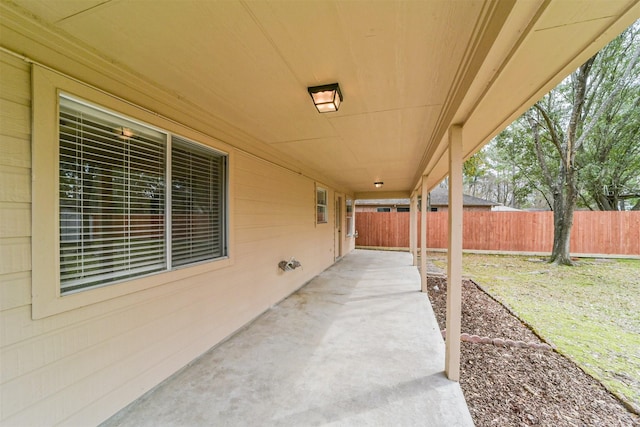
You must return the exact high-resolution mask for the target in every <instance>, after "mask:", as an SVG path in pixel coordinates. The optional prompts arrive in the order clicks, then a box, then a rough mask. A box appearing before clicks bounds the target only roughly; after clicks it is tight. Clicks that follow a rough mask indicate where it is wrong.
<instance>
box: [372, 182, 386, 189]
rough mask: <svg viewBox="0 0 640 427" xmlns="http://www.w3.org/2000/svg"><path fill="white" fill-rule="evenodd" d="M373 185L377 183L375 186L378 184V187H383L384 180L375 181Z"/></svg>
mask: <svg viewBox="0 0 640 427" xmlns="http://www.w3.org/2000/svg"><path fill="white" fill-rule="evenodd" d="M373 185H375V186H376V188H380V187H382V186H383V185H384V182H382V181H376V182H374V183H373Z"/></svg>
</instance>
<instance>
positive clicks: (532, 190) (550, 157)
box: [476, 21, 640, 210]
mask: <svg viewBox="0 0 640 427" xmlns="http://www.w3.org/2000/svg"><path fill="white" fill-rule="evenodd" d="M639 46H640V21H639V22H638V23H636V24H634V25H633V26H631V27H630V28H629V29H628V30H627V31H625V32H624V33H623V34H621V35H620V36H619V37H617V38H616V39H614V40H613V41H612V42H611V43H610V44H609V45H607V46H606V47H605V48H604V49H603V50H602V51H600V52H599V53H598V54H597V55H596V56H595V57H594V58H592V59H591V60H590V61H591V63H590V64H588V65H589V67H587V68H583V74H582V76H583V77H584V76H586V81H585V85H584V86H585V91H584V102H581V100H580V99H579V98H580V96H581V93H580V91H579V90H578V88H579V85H578V83H579V79H580V77H581V75H580V73H579V72H578V71H577V72H576V73H574V74H572V75H571V76H569V77H567V78H566V79H565V80H564V81H563V82H562V83H561V84H560V85H558V86H557V87H556V88H555V89H553V90H552V91H551V92H549V93H548V94H547V95H545V96H544V97H543V98H542V99H541V100H540V101H539V102H538V103H537V105H536V106H535V107H534V108H532V109H530V110H529V111H528V112H527V113H525V114H524V115H523V116H521V117H520V118H518V119H517V120H516V121H515V122H514V123H512V124H511V125H510V126H509V127H508V128H507V129H505V130H504V131H503V132H502V133H501V134H499V135H498V136H497V137H496V138H495V139H494V140H493V141H492V143H491V144H489V145H487V146H486V147H485V148H484V149H483V151H481V153H485V159H484V161H485V162H486V163H487V164H489V165H490V167H489V168H488V170H485V172H484V175H483V176H484V178H483V179H484V180H485V181H493V183H492V184H487V185H488V186H490V185H493V186H494V187H495V188H502V192H503V193H505V192H507V193H509V194H508V196H506V197H505V196H504V195H503V196H502V197H501V196H500V194H499V191H495V190H494V191H493V195H495V197H494V200H498V201H501V202H503V203H504V202H505V201H509V202H508V203H505V204H511V205H513V206H515V207H543V206H545V205H546V207H548V208H552V209H553V202H554V195H555V197H559V195H561V194H560V193H561V190H562V191H563V190H564V189H565V188H566V185H567V181H566V180H567V179H568V178H567V176H566V175H567V174H568V173H573V174H574V176H573V177H569V178H570V179H574V181H575V182H574V184H573V185H575V188H576V191H577V200H576V203H577V205H578V206H580V207H586V208H589V209H596V210H618V209H632V208H633V207H634V206H635V207H636V209H640V66H639V65H638V55H637V52H638V50H639V49H640V47H639ZM543 113H544V116H543ZM573 113H576V116H575V124H574V125H573V126H572V118H573V117H572V114H573ZM534 136H537V137H538V138H537V139H536V138H534ZM570 137H572V138H573V139H572V140H571V141H569V139H570ZM536 144H537V146H536ZM570 144H572V145H570ZM536 148H537V150H536ZM571 156H573V157H571ZM566 159H570V160H571V162H570V163H569V164H565V163H566V162H564V160H566ZM569 184H570V183H569ZM476 186H478V183H476ZM488 193H490V192H488ZM634 195H635V196H634ZM541 202H542V203H541Z"/></svg>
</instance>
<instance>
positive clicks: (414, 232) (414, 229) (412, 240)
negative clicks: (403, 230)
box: [409, 192, 418, 266]
mask: <svg viewBox="0 0 640 427" xmlns="http://www.w3.org/2000/svg"><path fill="white" fill-rule="evenodd" d="M409 211H410V212H411V213H410V215H411V218H410V223H409V224H410V227H409V233H410V236H409V245H410V246H411V248H410V250H411V256H412V257H413V265H414V266H417V265H418V196H417V195H416V193H415V192H414V193H412V194H411V204H410V208H409Z"/></svg>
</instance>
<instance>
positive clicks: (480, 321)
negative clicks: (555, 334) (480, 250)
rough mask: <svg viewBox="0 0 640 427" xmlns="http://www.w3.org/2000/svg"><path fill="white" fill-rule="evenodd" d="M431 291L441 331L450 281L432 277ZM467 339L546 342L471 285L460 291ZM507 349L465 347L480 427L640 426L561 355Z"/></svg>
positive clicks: (468, 385) (467, 381)
mask: <svg viewBox="0 0 640 427" xmlns="http://www.w3.org/2000/svg"><path fill="white" fill-rule="evenodd" d="M428 285H429V298H430V300H431V303H432V305H433V309H434V312H435V314H436V318H437V320H438V324H439V325H440V328H441V329H444V328H445V313H446V288H447V286H446V279H443V278H440V277H429V278H428ZM436 289H437V290H436ZM462 332H463V333H467V334H469V335H477V336H479V337H489V338H492V339H494V338H499V339H504V340H512V341H514V342H517V341H524V342H526V343H533V344H541V343H542V341H541V340H540V338H538V337H537V336H536V335H535V334H534V333H533V332H532V331H531V330H530V329H529V328H528V327H527V326H526V325H525V324H523V323H522V322H521V321H520V320H519V319H518V318H517V317H514V316H513V315H512V314H511V313H510V312H509V311H508V310H507V309H506V308H505V307H504V306H502V305H501V304H500V303H498V302H496V301H495V300H494V299H492V298H491V297H489V296H488V295H487V294H486V293H484V292H483V291H482V290H481V289H479V288H478V287H477V286H476V285H475V283H473V282H472V281H469V280H465V281H464V282H463V288H462ZM473 338H474V340H476V341H477V339H478V337H473ZM464 339H465V340H468V339H469V338H468V337H467V336H465V337H464ZM493 341H495V340H492V342H493ZM498 344H501V342H500V341H498ZM509 344H510V345H508V346H503V345H494V344H493V343H492V344H481V343H471V342H468V341H463V342H461V347H462V349H461V378H460V386H461V387H462V391H463V392H464V395H465V398H466V400H467V404H468V406H469V410H470V412H471V416H472V417H473V421H474V422H475V424H476V426H478V427H482V426H529V425H537V426H554V427H560V426H636V427H637V426H640V417H638V416H637V415H636V414H633V413H631V412H629V411H628V410H627V409H626V408H625V406H624V405H623V404H622V403H621V402H620V401H619V400H618V399H617V398H616V397H614V396H613V395H612V394H610V393H609V392H608V391H607V390H606V389H605V388H604V387H603V386H602V385H601V384H600V383H599V382H598V381H596V380H595V379H593V378H592V377H591V376H589V375H587V374H586V373H584V372H583V371H582V370H581V369H580V368H578V367H577V366H576V365H575V364H574V363H573V362H571V361H569V360H568V359H566V358H565V357H564V356H562V355H560V354H559V353H557V352H555V351H553V350H544V349H539V348H536V347H537V346H535V345H534V346H531V345H527V346H523V343H522V342H521V343H519V344H520V345H521V346H522V347H519V346H518V345H517V344H514V343H513V342H509Z"/></svg>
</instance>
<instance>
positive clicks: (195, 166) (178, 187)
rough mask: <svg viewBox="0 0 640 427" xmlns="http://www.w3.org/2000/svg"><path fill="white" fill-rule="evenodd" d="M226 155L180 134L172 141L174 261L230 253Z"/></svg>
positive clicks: (186, 262) (206, 257) (202, 259)
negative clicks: (227, 242) (227, 224)
mask: <svg viewBox="0 0 640 427" xmlns="http://www.w3.org/2000/svg"><path fill="white" fill-rule="evenodd" d="M225 170H226V156H225V155H223V154H220V153H218V152H216V151H214V150H211V149H208V148H205V147H201V146H199V145H197V144H194V143H191V142H189V141H187V140H184V139H181V138H179V137H173V139H172V145H171V173H172V185H171V210H172V212H171V262H172V265H173V266H174V267H175V266H181V265H185V264H189V263H193V262H198V261H205V260H210V259H214V258H219V257H222V256H226V236H225V231H226V230H225V209H224V205H225V198H226V195H225V182H226V178H225Z"/></svg>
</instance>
